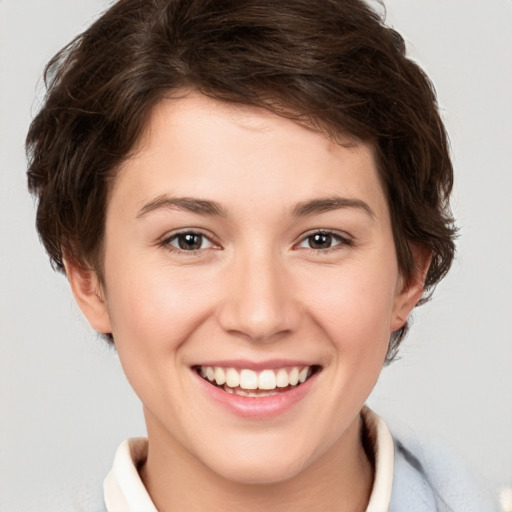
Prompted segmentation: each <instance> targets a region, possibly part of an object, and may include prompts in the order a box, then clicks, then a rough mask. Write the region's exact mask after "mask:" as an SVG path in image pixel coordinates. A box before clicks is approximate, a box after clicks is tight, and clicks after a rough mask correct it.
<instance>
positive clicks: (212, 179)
mask: <svg viewBox="0 0 512 512" xmlns="http://www.w3.org/2000/svg"><path fill="white" fill-rule="evenodd" d="M114 189H115V190H117V193H118V194H117V195H119V193H122V194H123V195H125V194H127V193H128V192H129V191H130V190H131V191H132V192H136V195H137V197H138V199H137V200H138V201H139V202H140V201H143V200H144V199H147V198H148V197H149V196H151V195H154V194H156V193H157V192H160V193H168V194H179V195H187V196H197V197H205V198H207V197H208V196H210V195H215V196H216V197H215V198H216V199H218V200H220V201H223V202H226V203H230V202H234V201H236V200H237V199H240V200H243V199H248V200H254V201H259V202H260V204H264V203H270V202H272V201H275V200H278V201H279V202H280V203H282V204H285V203H286V202H287V199H288V198H290V199H292V196H293V200H294V201H295V202H300V201H305V200H309V199H311V197H313V196H318V197H325V196H329V195H332V194H333V193H336V194H342V195H344V196H364V197H366V198H367V199H370V200H372V201H373V202H374V203H378V204H375V206H376V208H377V209H378V208H383V207H384V208H385V204H382V203H383V199H384V197H383V193H382V187H381V184H380V179H379V176H378V173H377V169H376V164H375V157H374V152H373V148H372V146H371V145H369V144H363V143H360V142H356V141H354V140H351V139H349V138H346V139H344V140H342V141H340V142H335V141H333V140H332V139H330V138H329V137H327V136H325V135H323V134H322V133H319V132H317V131H313V130H311V129H307V128H305V127H303V126H300V125H298V124H297V123H295V122H293V121H291V120H290V119H287V118H284V117H281V116H278V115H276V114H274V113H272V112H270V111H268V110H265V109H262V108H257V107H249V106H240V105H235V104H229V103H223V102H219V101H216V100H213V99H210V98H207V97H205V96H203V95H201V94H197V93H190V94H188V95H186V96H185V97H181V98H179V99H167V100H162V101H161V102H160V103H159V104H157V105H156V107H155V108H154V109H153V111H152V112H151V115H150V117H149V119H148V122H147V125H146V129H145V131H144V134H143V136H142V137H141V139H140V142H139V144H138V145H137V147H136V149H135V151H134V152H133V155H132V157H131V158H129V159H128V160H127V161H126V162H125V163H124V165H123V166H122V168H121V170H120V172H119V175H118V177H117V183H116V185H115V187H114ZM292 191H293V194H291V192H292ZM132 195H133V194H132ZM384 203H385V201H384Z"/></svg>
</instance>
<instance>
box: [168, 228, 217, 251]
mask: <svg viewBox="0 0 512 512" xmlns="http://www.w3.org/2000/svg"><path fill="white" fill-rule="evenodd" d="M164 243H165V244H166V245H170V246H171V247H172V248H175V249H179V250H182V251H199V250H201V249H209V248H210V247H212V246H213V244H212V242H211V241H210V240H209V239H208V238H207V237H206V236H205V235H203V234H201V233H194V232H187V233H178V234H176V235H173V236H171V237H170V238H168V239H167V240H165V242H164Z"/></svg>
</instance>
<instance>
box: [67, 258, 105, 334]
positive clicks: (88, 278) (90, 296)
mask: <svg viewBox="0 0 512 512" xmlns="http://www.w3.org/2000/svg"><path fill="white" fill-rule="evenodd" d="M64 267H65V269H66V275H67V278H68V281H69V284H70V285H71V290H72V291H73V295H74V297H75V300H76V303H77V304H78V306H79V308H80V309H81V310H82V313H83V314H84V315H85V317H86V318H87V320H88V321H89V323H90V324H91V327H92V328H93V329H94V330H95V331H97V332H100V333H103V334H108V333H111V332H112V328H111V325H110V317H109V314H108V309H107V304H106V301H105V294H104V290H103V287H102V285H101V283H100V280H99V278H98V274H97V273H96V271H94V270H92V269H86V268H83V267H82V266H80V265H79V264H77V263H75V262H72V261H71V260H68V259H66V260H65V261H64Z"/></svg>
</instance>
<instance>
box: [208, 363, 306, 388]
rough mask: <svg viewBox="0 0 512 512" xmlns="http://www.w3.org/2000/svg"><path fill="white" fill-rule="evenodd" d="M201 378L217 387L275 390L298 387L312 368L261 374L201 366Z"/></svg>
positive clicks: (252, 371) (294, 367) (294, 368)
mask: <svg viewBox="0 0 512 512" xmlns="http://www.w3.org/2000/svg"><path fill="white" fill-rule="evenodd" d="M200 373H201V376H202V377H204V378H206V379H208V380H209V381H210V382H215V383H216V384H217V385H219V386H222V385H226V386H228V387H230V388H237V387H241V388H242V389H266V390H270V389H275V388H276V387H277V388H286V387H287V386H296V385H297V384H299V383H302V382H305V381H306V379H307V378H308V377H309V376H310V375H311V366H304V367H299V366H293V367H291V368H280V369H277V370H263V371H261V372H260V373H257V372H255V371H254V370H249V369H246V368H244V369H240V370H238V369H236V368H222V367H220V366H201V368H200Z"/></svg>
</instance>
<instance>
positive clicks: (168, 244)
mask: <svg viewBox="0 0 512 512" xmlns="http://www.w3.org/2000/svg"><path fill="white" fill-rule="evenodd" d="M187 235H188V236H194V237H201V246H202V245H203V243H204V241H207V243H208V244H209V246H208V247H199V248H197V249H187V248H183V247H176V246H174V245H172V242H177V243H178V245H179V244H180V238H181V237H186V236H187ZM319 235H320V236H324V237H328V241H334V242H336V243H335V244H334V245H331V246H330V247H326V248H314V247H304V246H302V244H305V243H308V240H309V243H310V244H311V239H312V238H313V237H315V236H319ZM185 243H187V242H185ZM353 245H354V244H353V240H352V239H351V238H350V237H349V236H348V235H342V234H340V233H339V232H337V231H331V230H326V229H317V230H315V231H312V232H309V233H306V234H305V235H303V236H302V237H301V239H300V241H299V242H298V243H297V244H295V245H294V247H293V248H294V249H297V248H303V249H306V250H308V251H314V252H316V253H327V252H330V251H331V250H336V248H337V247H339V246H348V247H350V246H353ZM160 246H162V247H165V248H166V249H167V250H169V251H172V252H179V253H187V254H189V255H196V254H199V253H200V252H202V251H205V250H207V249H218V248H219V245H218V244H216V243H215V242H214V241H213V240H212V238H211V237H210V236H208V235H207V234H205V233H203V232H202V231H199V230H193V229H188V230H185V231H179V232H177V233H173V234H172V235H170V236H168V237H166V238H165V239H164V240H162V241H161V242H160Z"/></svg>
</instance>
